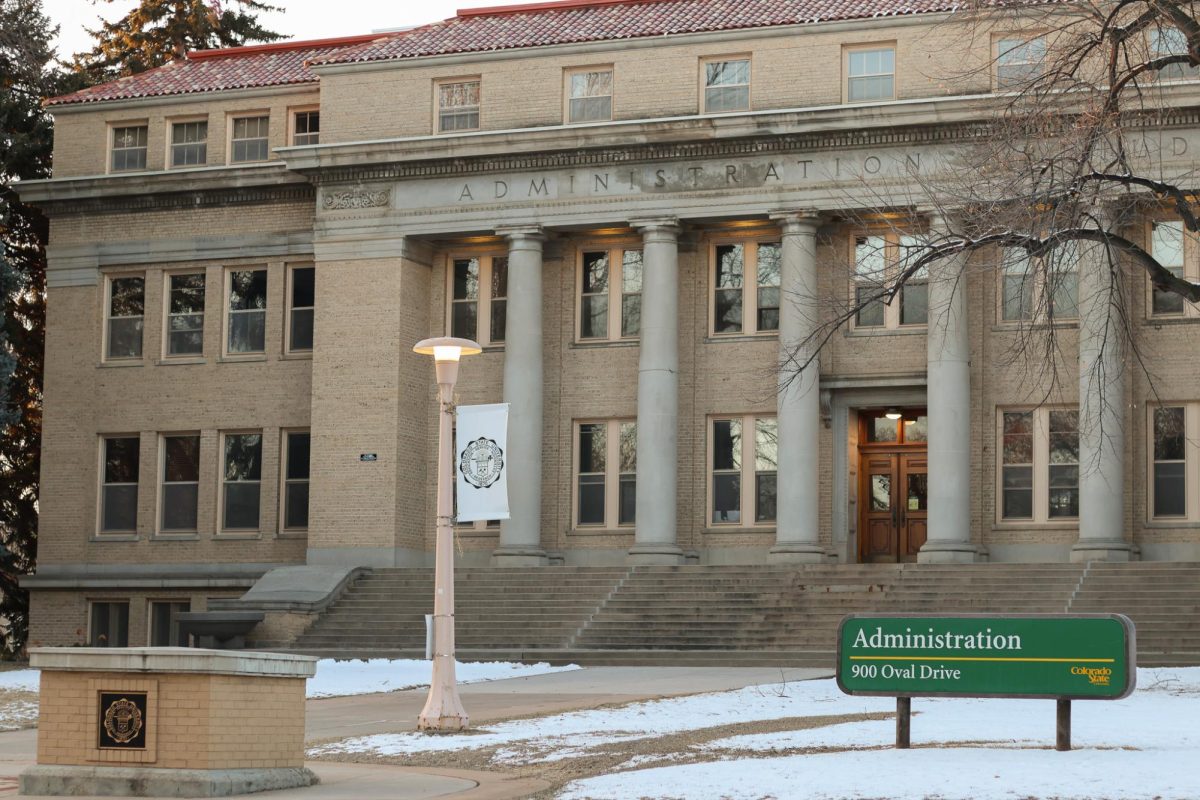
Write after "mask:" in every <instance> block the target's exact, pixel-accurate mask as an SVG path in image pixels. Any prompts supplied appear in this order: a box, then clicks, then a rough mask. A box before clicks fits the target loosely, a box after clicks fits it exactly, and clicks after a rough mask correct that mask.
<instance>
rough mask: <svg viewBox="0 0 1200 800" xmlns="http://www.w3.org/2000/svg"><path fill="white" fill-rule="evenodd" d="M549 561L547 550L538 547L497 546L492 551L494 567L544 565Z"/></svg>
mask: <svg viewBox="0 0 1200 800" xmlns="http://www.w3.org/2000/svg"><path fill="white" fill-rule="evenodd" d="M549 563H550V559H549V558H547V557H546V551H545V550H539V549H538V548H536V547H497V548H496V549H495V550H493V551H492V566H493V567H544V566H546V565H547V564H549Z"/></svg>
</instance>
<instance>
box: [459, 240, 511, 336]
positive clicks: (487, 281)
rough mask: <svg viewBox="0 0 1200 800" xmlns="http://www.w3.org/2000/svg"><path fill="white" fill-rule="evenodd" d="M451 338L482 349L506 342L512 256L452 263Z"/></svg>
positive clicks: (460, 259) (480, 257)
mask: <svg viewBox="0 0 1200 800" xmlns="http://www.w3.org/2000/svg"><path fill="white" fill-rule="evenodd" d="M450 284H451V286H450V289H451V291H450V335H451V336H460V337H462V338H465V339H473V340H475V341H476V342H479V343H480V344H481V345H488V344H501V343H502V342H503V341H504V328H505V324H506V319H507V318H506V316H505V312H506V311H507V310H508V256H477V257H470V258H452V259H451V260H450Z"/></svg>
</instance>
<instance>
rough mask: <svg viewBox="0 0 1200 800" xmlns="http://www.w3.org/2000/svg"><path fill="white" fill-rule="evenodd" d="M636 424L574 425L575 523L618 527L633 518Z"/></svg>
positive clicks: (582, 423)
mask: <svg viewBox="0 0 1200 800" xmlns="http://www.w3.org/2000/svg"><path fill="white" fill-rule="evenodd" d="M636 503H637V423H636V422H634V421H632V420H620V419H610V420H596V421H589V422H579V423H576V425H575V526H576V527H578V528H586V527H597V528H618V527H626V526H631V525H633V524H634V521H635V520H636V517H637V506H636Z"/></svg>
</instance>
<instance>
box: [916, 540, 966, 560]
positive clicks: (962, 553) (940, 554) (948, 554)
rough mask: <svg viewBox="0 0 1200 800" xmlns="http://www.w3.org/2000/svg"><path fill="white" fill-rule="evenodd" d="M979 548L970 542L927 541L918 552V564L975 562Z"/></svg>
mask: <svg viewBox="0 0 1200 800" xmlns="http://www.w3.org/2000/svg"><path fill="white" fill-rule="evenodd" d="M978 560H979V548H978V547H976V546H975V545H973V544H971V543H970V542H939V541H927V542H925V544H924V545H923V546H922V547H921V550H920V552H918V553H917V563H918V564H974V563H975V562H976V561H978Z"/></svg>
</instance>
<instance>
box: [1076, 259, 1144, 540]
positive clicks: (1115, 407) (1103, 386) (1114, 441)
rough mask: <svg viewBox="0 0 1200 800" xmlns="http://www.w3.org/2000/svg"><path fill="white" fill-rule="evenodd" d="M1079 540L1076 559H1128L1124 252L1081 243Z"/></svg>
mask: <svg viewBox="0 0 1200 800" xmlns="http://www.w3.org/2000/svg"><path fill="white" fill-rule="evenodd" d="M1078 246H1079V542H1078V543H1077V544H1076V545H1075V546H1074V547H1073V548H1072V550H1071V560H1072V561H1092V560H1107V561H1128V560H1129V559H1130V553H1131V550H1132V548H1131V547H1130V545H1129V543H1128V542H1127V541H1126V539H1125V424H1126V421H1125V405H1126V402H1125V321H1124V320H1123V319H1122V314H1121V309H1122V308H1123V307H1124V305H1125V303H1124V299H1123V293H1122V281H1121V273H1120V266H1119V262H1118V260H1117V259H1118V254H1117V252H1116V251H1115V250H1113V249H1110V248H1109V247H1107V246H1106V245H1104V244H1101V243H1099V242H1080V243H1079V245H1078Z"/></svg>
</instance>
